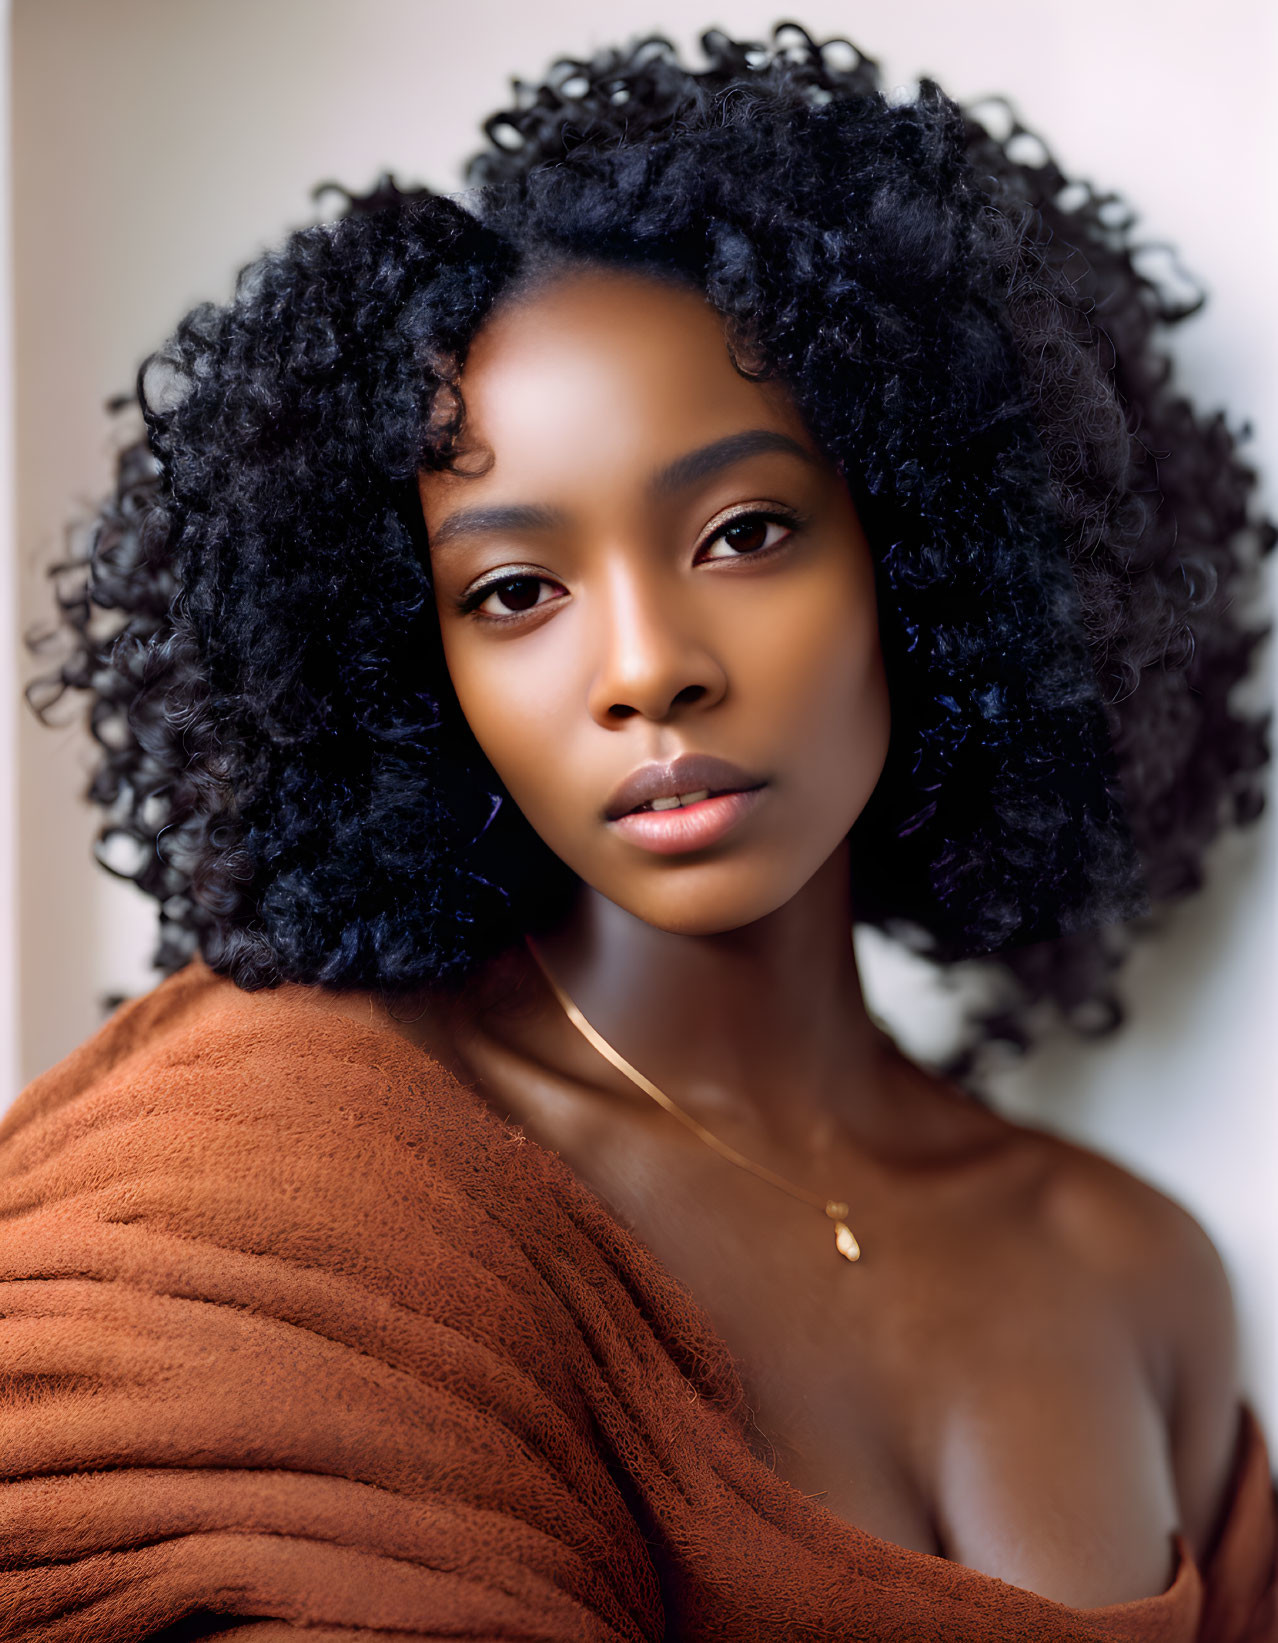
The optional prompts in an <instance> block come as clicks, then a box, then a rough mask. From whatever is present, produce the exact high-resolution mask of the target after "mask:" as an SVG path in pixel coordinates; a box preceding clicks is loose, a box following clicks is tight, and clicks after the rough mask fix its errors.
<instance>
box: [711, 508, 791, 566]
mask: <svg viewBox="0 0 1278 1643" xmlns="http://www.w3.org/2000/svg"><path fill="white" fill-rule="evenodd" d="M795 524H796V521H795V520H794V519H793V518H792V517H787V516H785V515H781V514H772V513H739V514H736V515H734V516H733V517H732V518H731V519H729V520H727V521H726V522H725V523H724V524H722V525H720V526H719V527H718V528H717V529H716V530H714V531H713V532H711V534H710V535H709V536H708V537H707V538H706V540H705V542H704V543H703V544H702V548H701V552H700V553H699V554H698V556H697V557H698V561H703V560H707V559H744V558H747V557H749V555H751V554H757V553H767V552H768V551H769V550H770V549H772V548H779V547H780V546H781V544H782V542H784V541H785V539H786V537H787V536H789V535H790V534H791V533H792V531H793V530H794V527H795Z"/></svg>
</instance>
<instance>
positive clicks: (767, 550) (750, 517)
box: [457, 508, 802, 622]
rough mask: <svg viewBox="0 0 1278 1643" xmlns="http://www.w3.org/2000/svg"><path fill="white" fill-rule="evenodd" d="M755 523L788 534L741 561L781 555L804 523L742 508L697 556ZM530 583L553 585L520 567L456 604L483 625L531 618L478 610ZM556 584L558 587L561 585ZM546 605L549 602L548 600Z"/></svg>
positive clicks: (778, 512)
mask: <svg viewBox="0 0 1278 1643" xmlns="http://www.w3.org/2000/svg"><path fill="white" fill-rule="evenodd" d="M756 520H757V521H759V522H760V523H762V524H765V525H784V526H785V527H786V534H785V536H784V537H782V539H781V541H780V542H773V543H771V544H770V545H768V546H766V547H762V548H756V549H755V550H754V551H753V552H751V553H743V554H739V555H737V557H738V558H740V559H770V558H771V557H772V555H773V554H774V553H777V552H779V551H780V550H781V549H782V548H783V547H785V545H786V543H787V542H788V541H789V540H790V538H791V537H792V536H793V535H794V533H795V531H796V530H798V528H799V526H800V525H801V523H802V521H801V520H800V518H799V515H798V514H797V513H794V512H792V511H791V510H790V509H788V508H742V509H741V510H740V511H739V512H738V513H733V514H730V515H729V516H728V517H727V518H726V519H724V520H721V521H720V523H719V524H718V525H716V526H715V528H714V529H713V530H712V531H711V532H710V533H709V535H707V536H705V537H703V538H702V540H701V541H700V542H699V543H698V544H697V549H696V551H697V553H698V554H700V553H701V552H702V551H703V550H704V549H705V548H708V547H710V546H711V545H712V544H713V543H715V542H717V541H718V540H719V538H720V537H721V536H723V535H724V534H725V532H727V531H730V530H732V529H733V528H734V526H737V525H744V524H751V523H754V522H755V521H756ZM697 562H698V561H696V560H694V563H697ZM709 562H710V563H714V564H723V563H724V562H725V561H724V560H722V559H717V560H713V561H709ZM530 580H531V581H537V582H545V583H554V578H553V577H550V576H545V575H543V574H542V573H541V572H540V571H537V570H534V569H533V567H532V566H531V565H530V566H529V567H528V568H527V570H525V569H523V568H522V567H520V566H516V567H515V568H514V569H513V570H508V571H504V572H503V573H502V574H501V575H500V576H495V577H493V579H492V580H491V581H488V582H480V583H479V584H478V585H477V586H476V587H473V588H471V589H470V590H469V591H468V592H467V593H464V594H463V595H462V596H461V598H460V599H459V600H458V601H457V609H458V610H459V611H460V613H461V614H462V615H463V616H471V615H474V616H478V617H479V619H480V620H481V621H484V622H519V621H522V620H523V619H524V617H525V616H529V615H531V614H532V612H533V611H534V610H536V609H537V608H538V606H537V605H530V606H529V607H528V609H527V610H521V611H507V612H505V613H504V614H502V615H499V616H492V615H487V614H485V613H483V612H481V611H480V608H479V607H480V606H481V605H482V604H483V603H484V601H485V600H487V599H490V598H491V597H492V595H493V594H494V593H500V591H501V590H502V588H503V587H508V586H509V585H510V583H512V582H524V581H530ZM555 585H556V586H557V585H558V584H555ZM545 602H546V603H548V602H549V601H545ZM541 603H543V601H540V600H539V601H538V604H541Z"/></svg>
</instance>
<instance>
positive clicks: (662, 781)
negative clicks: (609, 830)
mask: <svg viewBox="0 0 1278 1643" xmlns="http://www.w3.org/2000/svg"><path fill="white" fill-rule="evenodd" d="M763 785H764V782H763V778H762V777H760V776H755V775H752V774H751V772H750V771H748V770H742V769H741V767H740V765H735V764H730V763H729V762H728V760H727V759H715V758H712V757H711V756H710V755H709V754H708V753H681V754H680V755H679V757H678V758H677V759H672V760H671V761H670V762H669V763H667V764H645V765H640V767H639V769H638V770H632V771H631V773H630V774H629V775H628V776H627V777H626V779H625V780H624V781H623V782H621V783H619V785H618V786H617V787H615V788H614V789H613V791H612V793H611V795H610V796H609V799H608V802H607V804H606V805H605V807H604V817H605V819H606V820H608V821H617V820H618V819H619V818H620V817H622V816H627V815H629V814H631V812H633V811H636V810H640V809H641V808H642V807H643V806H644V805H651V804H653V803H654V801H659V800H665V801H666V803H665V804H662V805H660V807H659V808H658V809H657V810H656V811H655V812H654V814H658V815H661V814H670V813H671V811H672V806H671V805H670V801H671V800H676V799H680V798H688V797H692V798H694V799H696V798H700V799H701V800H702V802H704V800H705V798H706V797H707V795H708V796H710V797H716V796H718V795H719V794H722V793H749V792H753V791H754V789H755V788H759V787H762V786H763Z"/></svg>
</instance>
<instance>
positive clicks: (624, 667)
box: [590, 572, 727, 729]
mask: <svg viewBox="0 0 1278 1643" xmlns="http://www.w3.org/2000/svg"><path fill="white" fill-rule="evenodd" d="M594 605H595V608H594V609H593V610H592V612H591V617H592V625H593V624H597V627H596V638H597V642H598V652H597V656H598V661H597V664H596V668H595V673H594V677H593V679H592V681H591V685H590V712H591V715H592V716H593V717H594V719H595V720H596V721H597V722H598V723H599V724H601V725H603V726H604V727H605V728H606V729H613V728H615V727H616V726H617V725H619V724H621V723H623V722H624V721H625V720H627V719H632V718H635V717H636V716H638V717H641V718H645V719H652V720H654V721H658V722H661V721H665V720H669V719H672V718H675V717H678V716H679V715H680V714H681V713H682V712H684V711H687V710H690V709H694V708H700V709H704V708H706V707H712V706H713V705H714V704H715V702H717V701H719V700H720V699H721V698H722V696H723V694H724V692H725V691H726V689H727V675H726V674H725V672H724V669H723V666H722V664H721V663H720V662H719V661H718V660H717V658H716V656H715V655H714V653H713V651H712V649H711V648H710V646H709V644H708V642H707V636H705V635H703V634H699V633H698V632H697V631H696V621H695V606H694V605H693V604H692V602H691V601H689V599H688V597H687V591H686V589H685V590H682V597H681V590H680V589H679V587H678V586H663V585H662V583H661V581H660V579H659V578H656V577H644V576H641V575H637V574H629V573H624V572H623V573H618V574H616V575H614V576H613V578H612V579H611V581H610V583H609V585H608V586H607V587H606V588H604V589H602V590H601V591H600V595H599V598H598V600H597V601H595V602H594Z"/></svg>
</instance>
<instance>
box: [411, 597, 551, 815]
mask: <svg viewBox="0 0 1278 1643" xmlns="http://www.w3.org/2000/svg"><path fill="white" fill-rule="evenodd" d="M557 625H558V624H556V623H554V622H551V623H547V624H546V626H545V627H544V628H543V629H542V630H541V631H540V632H539V633H537V634H533V635H529V636H527V637H525V638H521V639H520V640H519V641H518V643H512V644H503V643H502V642H501V641H497V642H490V641H486V640H483V639H476V638H475V637H474V636H472V635H469V634H459V635H454V636H450V635H448V634H445V637H444V657H445V660H446V662H447V664H448V672H449V677H450V678H451V680H452V684H453V689H454V691H455V692H456V695H457V700H458V703H459V705H460V707H461V710H462V714H463V716H464V717H465V719H466V722H467V724H468V725H469V726H470V729H471V732H472V734H473V735H474V737H475V740H476V741H477V742H478V743H479V745H480V747H481V748H482V749H483V752H484V755H485V756H486V758H487V759H488V761H489V763H490V764H491V765H492V767H493V769H494V770H495V771H496V772H497V774H498V775H499V776H500V777H501V779H502V781H503V782H504V783H505V785H506V787H507V788H508V789H509V791H510V793H511V796H512V797H513V798H514V800H515V802H516V804H518V805H519V807H520V809H521V810H523V811H524V813H525V815H528V817H529V820H530V821H532V822H533V824H534V825H537V822H538V817H537V815H536V814H535V812H536V811H537V810H538V809H539V808H540V807H541V804H544V803H545V802H546V800H547V799H548V798H549V797H550V796H551V795H553V794H554V793H556V792H558V791H560V790H561V789H562V786H563V782H564V779H565V778H566V777H567V775H568V773H569V772H570V771H571V769H572V760H571V757H570V756H569V757H566V755H570V744H571V741H572V735H573V730H574V726H575V722H576V719H577V717H578V716H579V713H580V708H579V705H578V704H579V701H580V695H581V692H580V688H579V686H578V685H577V684H576V681H575V680H574V679H573V678H572V677H571V668H570V666H569V665H568V664H569V661H570V657H569V654H568V652H569V647H568V646H567V645H565V644H563V643H560V644H559V645H555V644H553V643H552V642H551V640H552V638H553V635H552V629H554V628H555V627H556V626H557ZM539 801H541V804H539Z"/></svg>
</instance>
